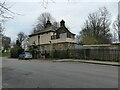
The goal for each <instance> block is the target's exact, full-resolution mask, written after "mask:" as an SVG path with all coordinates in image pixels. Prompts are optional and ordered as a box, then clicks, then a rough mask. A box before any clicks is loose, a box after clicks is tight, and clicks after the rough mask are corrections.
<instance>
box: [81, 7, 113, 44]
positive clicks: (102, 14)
mask: <svg viewBox="0 0 120 90" xmlns="http://www.w3.org/2000/svg"><path fill="white" fill-rule="evenodd" d="M110 24H111V22H110V14H109V12H108V10H107V9H106V8H105V7H103V8H99V10H98V11H96V12H94V13H91V14H89V15H88V19H87V20H86V22H85V23H84V27H83V28H82V31H81V32H80V37H81V39H82V41H83V42H84V39H85V38H88V37H89V39H90V37H91V39H92V40H94V41H95V42H92V43H91V44H97V43H100V44H102V43H111V33H110V28H109V26H110ZM88 41H90V40H88Z"/></svg>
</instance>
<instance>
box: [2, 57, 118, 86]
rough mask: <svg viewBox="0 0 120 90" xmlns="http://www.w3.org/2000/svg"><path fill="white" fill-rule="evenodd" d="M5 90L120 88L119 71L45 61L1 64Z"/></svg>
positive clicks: (93, 65)
mask: <svg viewBox="0 0 120 90" xmlns="http://www.w3.org/2000/svg"><path fill="white" fill-rule="evenodd" d="M2 66H3V67H2V75H3V78H2V81H3V82H2V84H3V88H118V67H117V66H109V65H98V64H88V63H77V62H76V63H75V62H52V61H45V60H39V61H37V60H34V61H33V60H32V61H25V60H17V59H7V58H3V60H2Z"/></svg>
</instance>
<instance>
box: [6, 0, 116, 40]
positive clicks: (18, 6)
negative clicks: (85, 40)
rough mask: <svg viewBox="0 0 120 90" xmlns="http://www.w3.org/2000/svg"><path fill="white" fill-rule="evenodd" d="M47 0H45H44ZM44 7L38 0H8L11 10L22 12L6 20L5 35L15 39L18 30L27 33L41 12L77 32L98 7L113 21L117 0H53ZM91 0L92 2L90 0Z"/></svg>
mask: <svg viewBox="0 0 120 90" xmlns="http://www.w3.org/2000/svg"><path fill="white" fill-rule="evenodd" d="M45 1H47V0H45ZM49 1H50V0H49ZM51 1H53V0H51ZM54 1H55V3H53V2H50V3H49V4H48V5H47V8H46V9H45V8H44V7H43V5H42V3H41V2H40V0H34V2H33V0H10V1H9V4H10V5H13V6H12V8H11V10H12V11H14V12H16V13H20V14H22V16H19V15H15V18H14V19H12V20H9V21H7V22H6V23H5V24H4V26H5V28H6V31H5V35H7V36H9V37H11V39H12V40H15V39H16V37H17V34H18V33H19V32H21V31H22V32H24V33H25V34H27V35H29V34H30V32H31V31H32V29H33V26H34V25H35V23H36V20H37V18H38V16H39V15H40V14H41V13H43V12H49V13H51V14H52V16H53V17H54V18H55V19H56V21H58V22H60V21H61V20H62V19H64V20H65V23H66V26H67V27H69V28H70V31H71V32H73V33H75V34H78V33H79V31H80V30H81V27H82V25H83V23H84V21H85V20H86V19H87V16H88V14H89V13H92V12H94V11H96V10H98V8H100V7H104V6H105V7H106V8H107V9H108V11H109V12H110V14H111V21H114V20H115V18H116V16H117V14H118V0H103V1H102V0H69V2H67V0H54ZM91 1H92V2H91Z"/></svg>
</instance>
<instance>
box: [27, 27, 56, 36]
mask: <svg viewBox="0 0 120 90" xmlns="http://www.w3.org/2000/svg"><path fill="white" fill-rule="evenodd" d="M56 30H57V28H55V27H54V26H53V25H51V26H50V27H47V28H44V29H43V30H40V31H39V32H37V33H34V34H31V35H29V37H31V36H35V35H39V34H43V33H47V32H55V31H56Z"/></svg>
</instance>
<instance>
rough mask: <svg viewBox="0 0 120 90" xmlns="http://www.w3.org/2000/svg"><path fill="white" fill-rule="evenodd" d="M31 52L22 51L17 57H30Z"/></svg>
mask: <svg viewBox="0 0 120 90" xmlns="http://www.w3.org/2000/svg"><path fill="white" fill-rule="evenodd" d="M32 58H33V57H32V54H31V53H30V52H22V53H21V54H20V55H19V59H32Z"/></svg>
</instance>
